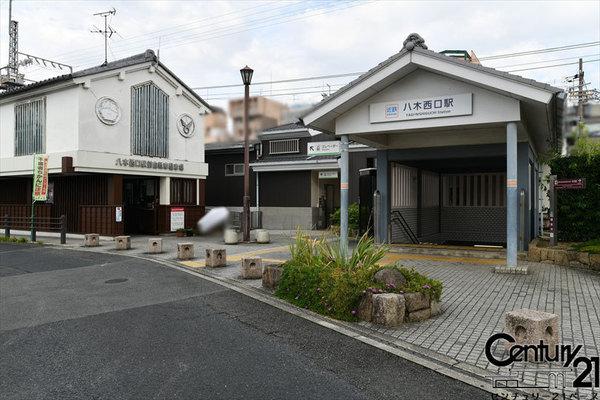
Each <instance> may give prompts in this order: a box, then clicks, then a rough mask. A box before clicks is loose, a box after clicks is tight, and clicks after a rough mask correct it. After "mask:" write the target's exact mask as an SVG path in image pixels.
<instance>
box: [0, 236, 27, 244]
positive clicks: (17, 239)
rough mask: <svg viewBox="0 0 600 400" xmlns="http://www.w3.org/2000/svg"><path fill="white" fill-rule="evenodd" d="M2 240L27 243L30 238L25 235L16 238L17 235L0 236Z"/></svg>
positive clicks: (0, 240)
mask: <svg viewBox="0 0 600 400" xmlns="http://www.w3.org/2000/svg"><path fill="white" fill-rule="evenodd" d="M0 242H9V243H27V242H28V240H27V239H26V238H24V237H21V238H16V237H12V236H11V237H6V236H0Z"/></svg>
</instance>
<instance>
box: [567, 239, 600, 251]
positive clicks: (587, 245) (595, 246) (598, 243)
mask: <svg viewBox="0 0 600 400" xmlns="http://www.w3.org/2000/svg"><path fill="white" fill-rule="evenodd" d="M573 248H574V249H575V250H577V251H583V252H586V253H592V254H600V239H594V240H588V241H587V242H583V243H577V244H576V245H573Z"/></svg>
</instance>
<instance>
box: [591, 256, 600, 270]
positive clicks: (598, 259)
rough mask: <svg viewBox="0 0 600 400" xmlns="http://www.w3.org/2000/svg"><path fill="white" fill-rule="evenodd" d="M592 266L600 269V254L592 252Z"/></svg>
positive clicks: (594, 268)
mask: <svg viewBox="0 0 600 400" xmlns="http://www.w3.org/2000/svg"><path fill="white" fill-rule="evenodd" d="M590 268H591V269H593V270H595V271H600V254H590Z"/></svg>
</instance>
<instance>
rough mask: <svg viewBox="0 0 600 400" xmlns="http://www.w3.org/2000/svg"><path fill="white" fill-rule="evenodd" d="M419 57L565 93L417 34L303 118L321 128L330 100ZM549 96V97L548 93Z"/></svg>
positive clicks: (311, 124) (548, 90) (307, 123)
mask: <svg viewBox="0 0 600 400" xmlns="http://www.w3.org/2000/svg"><path fill="white" fill-rule="evenodd" d="M418 56H421V59H423V56H425V57H427V58H428V59H430V60H431V59H433V60H435V61H443V62H444V63H447V64H453V65H454V66H457V67H463V68H467V69H469V70H472V71H477V72H480V73H483V74H487V75H488V76H492V77H495V78H501V79H502V80H504V81H509V82H512V83H513V84H514V83H516V84H520V85H526V86H527V87H530V88H535V89H537V90H541V91H544V92H546V93H549V94H551V95H552V97H553V96H554V95H556V94H558V93H560V92H562V89H560V88H557V87H553V86H551V85H548V84H546V83H542V82H537V81H535V80H533V79H528V78H524V77H521V76H518V75H513V74H510V73H508V72H504V71H499V70H496V69H494V68H490V67H484V66H482V65H479V64H474V63H470V62H468V61H466V60H462V59H457V58H454V57H448V56H445V55H443V54H440V53H437V52H435V51H432V50H428V49H427V46H425V44H424V40H423V39H422V38H421V37H420V36H419V35H418V34H411V35H409V37H408V38H407V39H406V40H405V41H404V47H403V48H402V50H401V51H400V52H398V53H396V54H394V55H393V56H391V57H389V58H388V59H387V60H385V61H383V62H381V63H379V64H378V65H376V66H375V67H373V68H371V69H370V70H368V71H367V72H365V73H364V74H362V75H360V76H359V77H358V78H356V79H354V80H353V81H351V82H350V83H348V84H346V85H345V86H343V87H341V88H340V89H338V90H337V91H336V92H334V93H333V94H331V95H329V96H327V97H325V98H323V100H321V101H320V102H319V103H317V104H316V105H315V106H314V107H312V108H311V109H310V110H308V111H307V112H306V113H305V114H304V116H303V117H302V120H303V121H304V122H305V123H306V125H307V126H310V127H314V128H315V129H317V128H319V127H320V126H319V125H322V124H315V123H314V122H315V121H316V120H317V119H319V118H321V117H322V116H321V115H318V114H319V112H318V111H320V110H322V109H329V108H330V107H328V106H329V105H330V103H333V102H334V101H335V100H337V99H340V97H342V96H343V95H344V94H345V93H347V92H350V91H352V89H354V88H356V87H357V86H359V85H361V84H362V83H363V82H365V85H366V81H369V82H368V83H369V84H371V83H372V82H375V81H376V79H377V76H376V75H377V74H378V73H379V72H384V70H386V68H388V67H390V68H392V67H391V66H392V64H394V63H395V62H397V61H399V60H401V59H403V58H404V57H406V58H407V59H408V60H409V61H407V65H413V64H414V65H415V66H416V67H417V68H418V67H419V65H417V64H416V63H415V61H413V58H416V57H418ZM447 64H446V65H447ZM388 71H389V69H388ZM385 72H387V71H385ZM363 86H364V85H363ZM378 90H380V89H377V90H376V91H378ZM372 94H374V93H372ZM548 97H550V96H548ZM340 101H343V100H340ZM340 104H344V103H340ZM342 112H343V111H342Z"/></svg>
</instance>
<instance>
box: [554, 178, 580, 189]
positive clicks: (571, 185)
mask: <svg viewBox="0 0 600 400" xmlns="http://www.w3.org/2000/svg"><path fill="white" fill-rule="evenodd" d="M554 189H585V178H579V179H557V180H556V181H554Z"/></svg>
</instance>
